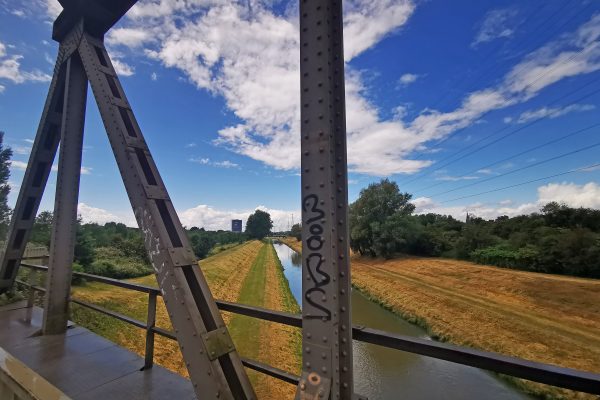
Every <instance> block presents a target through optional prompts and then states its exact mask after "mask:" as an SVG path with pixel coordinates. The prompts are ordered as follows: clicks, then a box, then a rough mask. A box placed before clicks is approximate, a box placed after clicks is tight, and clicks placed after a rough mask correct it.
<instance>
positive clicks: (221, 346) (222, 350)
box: [202, 328, 235, 361]
mask: <svg viewBox="0 0 600 400" xmlns="http://www.w3.org/2000/svg"><path fill="white" fill-rule="evenodd" d="M202 340H204V345H205V346H206V351H207V352H208V358H209V359H210V360H211V361H212V360H216V359H217V358H219V357H221V356H223V355H225V354H228V353H230V352H232V351H233V350H234V349H235V347H234V346H233V340H231V336H229V333H228V332H227V328H218V329H215V330H214V331H210V332H206V333H203V334H202Z"/></svg>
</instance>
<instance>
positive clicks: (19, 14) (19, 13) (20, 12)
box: [10, 10, 25, 18]
mask: <svg viewBox="0 0 600 400" xmlns="http://www.w3.org/2000/svg"><path fill="white" fill-rule="evenodd" d="M10 13H11V14H12V15H16V16H17V17H19V18H23V17H25V11H23V10H12V11H11V12H10Z"/></svg>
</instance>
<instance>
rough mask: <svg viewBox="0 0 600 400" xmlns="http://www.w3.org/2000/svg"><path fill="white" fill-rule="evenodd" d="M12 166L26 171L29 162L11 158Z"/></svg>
mask: <svg viewBox="0 0 600 400" xmlns="http://www.w3.org/2000/svg"><path fill="white" fill-rule="evenodd" d="M10 166H11V167H12V168H14V169H19V170H22V171H25V170H26V169H27V163H26V162H24V161H17V160H11V161H10Z"/></svg>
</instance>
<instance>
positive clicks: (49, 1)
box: [44, 0, 63, 19]
mask: <svg viewBox="0 0 600 400" xmlns="http://www.w3.org/2000/svg"><path fill="white" fill-rule="evenodd" d="M44 1H45V5H46V14H47V15H48V16H49V17H50V18H52V19H55V18H56V17H58V14H60V13H61V11H62V9H63V8H62V6H61V5H60V3H59V2H58V0H44Z"/></svg>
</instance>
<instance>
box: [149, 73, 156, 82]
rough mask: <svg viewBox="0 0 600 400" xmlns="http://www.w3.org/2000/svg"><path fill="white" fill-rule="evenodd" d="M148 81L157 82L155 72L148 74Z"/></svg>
mask: <svg viewBox="0 0 600 400" xmlns="http://www.w3.org/2000/svg"><path fill="white" fill-rule="evenodd" d="M150 79H152V80H153V81H156V80H158V75H157V73H156V72H153V73H151V74H150Z"/></svg>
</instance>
